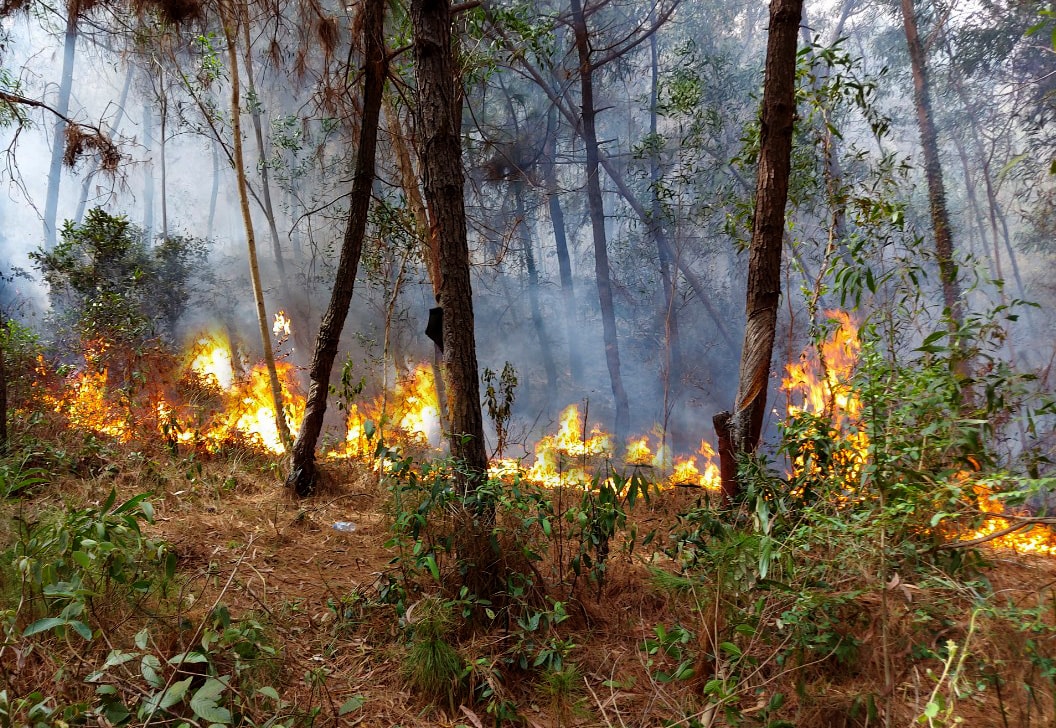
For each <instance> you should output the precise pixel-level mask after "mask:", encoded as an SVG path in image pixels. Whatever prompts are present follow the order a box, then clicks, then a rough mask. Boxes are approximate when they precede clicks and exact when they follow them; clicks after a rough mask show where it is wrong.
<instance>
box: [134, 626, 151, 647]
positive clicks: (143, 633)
mask: <svg viewBox="0 0 1056 728" xmlns="http://www.w3.org/2000/svg"><path fill="white" fill-rule="evenodd" d="M149 639H150V632H148V631H147V629H146V627H144V628H143V629H141V630H139V632H136V647H138V648H139V649H141V650H145V649H147V641H148V640H149Z"/></svg>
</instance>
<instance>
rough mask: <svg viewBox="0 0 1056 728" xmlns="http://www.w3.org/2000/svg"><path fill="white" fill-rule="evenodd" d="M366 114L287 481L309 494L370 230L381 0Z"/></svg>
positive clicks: (366, 29)
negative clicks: (331, 286) (340, 344)
mask: <svg viewBox="0 0 1056 728" xmlns="http://www.w3.org/2000/svg"><path fill="white" fill-rule="evenodd" d="M362 7H363V10H362V13H363V18H362V23H363V48H364V55H365V58H364V66H365V70H364V74H363V118H362V122H361V123H360V126H359V148H358V149H357V150H356V169H355V173H354V177H353V179H352V194H351V199H350V203H349V209H348V224H347V225H346V227H345V237H344V240H343V242H342V244H341V256H340V258H339V260H338V264H337V278H336V279H335V281H334V290H333V292H332V293H331V294H330V304H329V306H327V309H326V313H325V314H324V315H323V320H322V323H321V324H320V326H319V336H318V338H317V339H316V343H315V353H314V354H313V355H312V365H311V368H310V370H309V378H310V379H311V384H310V385H309V388H308V400H307V402H306V404H305V410H304V419H303V420H302V421H301V428H300V431H299V432H298V433H297V441H296V442H295V443H294V445H293V459H292V463H291V465H290V474H289V476H287V478H286V486H287V487H288V488H290V489H292V490H293V491H294V492H295V493H297V495H301V496H304V495H308V494H309V493H311V492H312V490H313V489H314V486H315V481H316V467H315V447H316V444H317V443H318V441H319V433H320V432H322V428H323V415H324V414H325V413H326V395H327V392H328V390H329V385H330V372H331V371H332V370H333V366H334V359H335V358H336V356H337V346H338V342H339V341H340V338H341V330H342V329H343V328H344V325H345V318H346V317H347V316H348V307H349V304H350V303H351V302H352V291H353V289H354V287H355V283H356V274H357V272H358V270H359V259H360V255H361V253H362V251H363V237H364V235H365V234H366V230H367V212H368V211H369V209H370V198H371V191H372V189H373V187H374V169H375V157H376V151H377V142H378V124H379V121H380V118H381V98H382V94H383V92H384V89H385V77H386V74H387V69H388V63H387V60H386V54H385V33H384V30H385V5H384V3H381V2H366V3H364V4H363V6H362Z"/></svg>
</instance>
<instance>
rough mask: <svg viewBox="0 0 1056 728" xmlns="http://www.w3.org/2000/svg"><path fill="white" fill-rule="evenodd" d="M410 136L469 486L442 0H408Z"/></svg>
mask: <svg viewBox="0 0 1056 728" xmlns="http://www.w3.org/2000/svg"><path fill="white" fill-rule="evenodd" d="M410 10H411V24H412V26H413V29H414V66H415V79H416V80H417V86H418V88H417V96H418V115H419V118H418V135H419V136H418V141H419V159H420V160H421V167H420V168H421V171H422V175H423V178H424V182H425V198H426V203H427V204H428V206H429V210H430V212H431V213H432V230H431V231H430V233H431V235H432V237H433V242H434V245H435V246H436V248H437V251H438V254H439V255H438V257H439V273H440V306H441V307H442V308H443V309H444V326H443V340H444V370H445V371H444V374H445V376H446V379H447V400H448V414H449V417H450V426H451V432H450V443H451V454H452V455H453V456H454V457H455V458H456V459H457V460H459V461H460V462H461V463H462V464H463V465H464V467H465V469H466V473H467V476H468V477H467V478H465V480H464V482H463V483H462V487H463V488H465V489H466V490H467V491H471V490H474V489H475V486H476V482H477V481H478V479H480V478H483V476H484V474H485V472H486V470H487V465H488V458H487V452H486V450H485V444H484V418H483V414H482V412H481V407H480V382H479V375H478V371H477V347H476V341H475V338H474V325H473V290H472V286H471V282H470V271H469V242H468V239H467V233H466V211H465V201H464V188H465V179H464V174H463V169H462V140H461V118H462V105H461V95H460V94H459V92H458V87H457V84H456V79H457V78H458V69H457V67H456V65H455V59H454V50H453V47H452V40H451V7H450V4H449V2H448V0H412V2H411V6H410Z"/></svg>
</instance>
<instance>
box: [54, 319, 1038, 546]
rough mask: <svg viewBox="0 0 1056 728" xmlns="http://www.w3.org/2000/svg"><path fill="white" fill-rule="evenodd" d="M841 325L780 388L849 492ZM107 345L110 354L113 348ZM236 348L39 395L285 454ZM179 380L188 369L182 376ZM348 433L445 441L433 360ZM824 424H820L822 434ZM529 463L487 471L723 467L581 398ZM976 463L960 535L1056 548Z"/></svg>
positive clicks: (572, 473)
mask: <svg viewBox="0 0 1056 728" xmlns="http://www.w3.org/2000/svg"><path fill="white" fill-rule="evenodd" d="M826 315H827V316H828V318H829V320H830V321H832V322H834V323H835V324H836V327H835V329H834V330H833V332H832V333H831V335H830V336H829V337H828V338H827V339H826V340H825V341H824V342H822V343H821V345H820V346H818V347H811V348H810V349H808V350H807V351H805V352H804V353H803V355H802V356H801V357H800V361H799V362H797V363H794V364H790V365H789V366H788V367H787V371H786V376H785V377H784V379H783V381H782V390H783V391H784V392H785V393H786V395H787V398H788V404H787V412H788V416H789V418H790V420H791V419H794V418H797V417H800V416H807V417H809V418H811V419H809V420H807V424H806V426H807V427H808V428H815V429H820V428H826V427H827V428H829V429H828V431H827V433H825V434H826V435H827V436H828V437H829V438H831V439H832V440H833V441H834V442H835V443H836V444H837V445H838V447H836V448H835V449H834V452H833V453H830V454H829V455H830V457H829V458H828V460H824V459H823V458H821V457H815V456H814V453H812V452H811V451H810V450H809V448H810V447H811V446H812V442H811V438H810V437H806V438H804V439H803V445H802V447H801V454H800V455H799V456H797V457H796V458H795V459H794V461H793V463H792V476H793V477H794V478H797V479H803V478H809V479H813V478H819V479H820V478H834V479H835V480H834V482H836V483H839V484H841V485H840V487H841V489H842V490H843V492H844V493H845V496H844V497H849V496H850V494H851V493H853V492H854V491H855V490H856V489H857V487H858V481H859V479H860V478H861V476H862V473H863V467H864V465H865V464H866V462H867V459H868V456H869V439H868V437H867V435H866V433H865V432H864V431H863V430H861V429H859V422H858V420H859V418H860V416H861V412H862V405H861V401H860V399H859V396H858V394H857V393H856V392H855V390H854V388H853V387H852V385H851V376H852V374H853V370H854V367H855V366H856V363H857V359H858V355H859V352H860V350H861V344H860V342H859V340H858V334H857V329H856V326H855V324H854V322H853V321H852V319H851V317H850V316H849V315H848V314H846V313H843V312H839V311H834V312H828V313H827V314H826ZM289 328H290V321H289V319H288V318H287V317H286V316H285V314H282V313H281V312H280V314H279V315H278V316H276V319H275V333H276V336H277V337H278V338H279V340H280V341H281V340H284V337H285V336H287V335H288V332H289ZM104 353H105V352H104ZM243 359H244V357H242V356H239V355H237V354H236V350H235V349H233V347H232V346H231V343H230V341H229V340H228V337H227V336H226V335H225V334H223V333H222V332H220V331H212V332H207V333H203V334H202V335H200V336H198V337H197V338H196V339H195V340H194V341H193V344H192V345H191V346H190V348H189V350H188V352H187V354H186V355H185V356H184V358H183V360H182V364H181V365H179V367H178V368H179V369H181V370H182V374H180V375H179V376H180V377H182V381H184V382H185V383H189V384H190V386H192V387H195V388H197V390H196V391H198V392H200V394H197V395H192V396H190V397H186V396H185V399H186V400H187V401H179V398H178V397H175V396H173V394H172V392H170V391H168V390H166V389H165V387H164V386H162V385H161V384H159V383H158V382H160V381H164V380H165V377H159V378H158V382H154V383H153V387H154V389H153V390H151V388H150V386H151V385H147V387H146V390H147V391H144V392H143V393H141V394H142V395H143V396H142V397H139V399H142V400H143V401H145V402H149V403H150V404H149V406H150V415H149V416H148V417H147V419H144V415H143V413H139V412H138V411H133V410H134V409H135V408H134V405H133V403H132V401H133V400H134V399H137V398H136V397H131V398H130V397H129V396H128V395H127V393H123V392H122V391H121V390H120V389H117V388H115V387H114V386H113V385H112V383H111V382H110V376H109V371H108V369H107V368H106V367H105V366H103V363H102V361H103V359H102V357H101V355H100V352H99V351H98V350H95V349H93V350H92V351H89V352H87V353H86V356H85V362H86V363H85V366H84V367H83V369H81V370H80V371H77V372H75V373H74V374H72V375H69V376H68V377H67V378H66V379H65V380H64V381H61V382H60V385H61V386H59V387H58V388H55V387H50V388H49V387H47V386H43V385H40V388H39V389H38V391H39V392H40V393H41V398H42V400H43V401H45V402H46V403H47V404H48V406H49V407H50V408H51V409H53V410H54V411H55V412H58V413H60V414H62V415H64V416H65V417H66V419H67V421H68V422H69V424H70V425H71V426H73V427H75V428H79V429H84V430H89V431H92V432H96V433H98V434H102V435H106V436H108V437H112V438H114V439H116V440H119V441H121V442H127V441H129V440H131V439H132V438H133V437H134V436H135V434H136V433H134V432H133V423H135V422H137V421H140V422H142V421H147V420H150V419H153V420H154V421H156V423H157V427H158V429H160V430H161V432H162V433H163V434H164V436H165V437H166V439H167V440H168V441H169V442H170V443H172V444H173V445H174V446H175V445H189V446H193V447H202V448H205V449H206V450H208V451H217V450H220V449H221V448H222V447H223V446H224V445H225V443H228V442H231V441H232V440H233V439H234V440H241V441H243V442H247V443H251V444H255V445H256V446H258V447H260V448H262V449H263V450H265V451H267V452H271V453H274V454H283V453H284V452H285V445H284V443H283V442H282V440H281V438H280V436H279V433H278V431H277V427H276V419H275V410H274V404H273V399H272V393H271V385H270V380H269V377H268V373H267V369H266V368H265V366H264V365H263V364H257V365H254V366H249V365H248V364H247V363H246V362H245V361H243ZM276 370H277V373H278V376H279V380H280V385H281V389H282V395H283V403H284V404H283V406H284V410H285V411H284V416H285V417H286V421H287V425H288V426H289V427H290V429H291V430H294V431H295V430H296V428H297V426H298V425H299V423H300V420H301V418H302V416H303V414H304V407H305V401H304V398H303V396H301V394H300V393H299V391H298V388H297V384H296V381H297V377H296V371H295V368H294V367H293V365H292V364H289V363H288V362H282V361H280V362H277V363H276ZM36 374H37V378H38V380H39V381H40V382H45V381H47V380H49V379H50V380H51V381H53V382H54V381H55V380H54V377H53V375H52V374H51V373H50V372H49V370H48V367H47V365H46V364H45V362H44V361H43V359H40V360H38V364H37V371H36ZM178 378H179V377H178ZM344 409H345V435H344V439H343V440H342V441H341V442H339V443H338V444H337V445H335V446H333V447H331V448H330V449H329V450H328V451H327V453H326V457H328V458H332V459H357V460H360V461H363V462H366V463H369V464H371V465H372V466H375V467H376V466H378V463H377V462H375V454H374V452H375V445H376V444H377V443H378V442H383V443H385V444H386V445H388V446H390V447H393V446H395V447H400V446H401V445H406V446H413V447H418V448H425V449H426V451H438V450H439V448H440V447H441V425H440V405H439V401H438V398H437V393H436V387H435V384H434V381H433V372H432V368H431V367H429V366H426V365H420V366H418V367H417V368H416V369H415V370H414V371H413V372H411V373H409V374H408V375H406V376H404V377H402V378H400V379H399V380H397V382H396V383H395V385H394V386H392V387H389V388H388V389H387V391H383V392H381V393H380V394H378V395H377V396H376V397H375V398H374V399H373V400H371V401H369V402H365V403H363V402H361V403H345V405H344ZM819 434H821V433H819ZM533 452H534V457H533V459H532V461H531V463H530V464H529V465H527V466H526V465H524V464H522V462H521V461H519V460H515V459H510V458H496V459H494V460H493V461H492V463H491V466H490V468H489V474H490V475H491V476H492V477H495V478H501V479H509V478H513V477H517V476H519V477H520V478H521V479H523V480H525V481H528V482H531V483H534V484H536V485H538V486H541V487H546V488H561V487H590V485H591V483H592V482H593V481H594V479H596V478H598V477H604V478H607V477H609V476H610V468H611V467H612V466H613V465H614V464H617V461H618V463H622V465H623V466H625V467H627V468H631V469H635V470H644V471H645V472H646V475H647V479H648V480H650V481H651V482H654V483H656V484H657V485H658V486H659V487H661V488H664V487H674V486H685V487H700V488H707V489H718V488H719V487H720V474H719V467H718V463H717V458H716V454H715V451H714V449H713V448H712V446H711V445H710V444H709V443H708V442H706V441H701V444H700V448H699V449H698V451H697V452H696V453H695V454H693V455H691V456H688V457H674V456H673V455H672V453H671V451H670V447H669V446H668V444H667V442H666V438H665V436H664V433H663V432H662V431H654V432H652V433H650V434H647V435H643V436H641V437H636V438H633V439H631V440H630V441H629V442H628V443H627V445H626V447H625V449H624V450H623V453H622V456H621V455H620V454H619V453H618V452H617V450H616V448H614V446H613V437H612V436H611V435H610V434H609V433H607V432H605V431H603V430H602V429H601V428H600V427H599V426H597V425H593V426H590V425H589V423H588V419H587V416H586V415H585V414H584V413H583V412H581V410H580V408H579V407H578V406H577V405H571V406H569V407H567V408H565V410H564V411H563V412H562V413H561V416H560V418H559V420H558V422H557V427H556V431H555V432H553V433H552V434H548V435H544V436H542V437H541V438H540V439H539V440H538V441H537V442H536V443H535V445H534V448H533ZM972 477H973V475H972V473H968V472H963V473H959V474H958V475H957V476H956V478H957V482H959V483H961V484H962V485H966V486H968V487H969V488H970V489H971V494H972V496H973V497H974V499H975V500H976V506H977V508H978V510H979V512H980V513H981V514H982V515H983V516H984V518H985V521H984V524H983V525H982V526H981V527H980V528H978V529H976V530H975V531H973V532H971V533H967V534H965V533H960V534H957V535H956V538H957V539H958V540H959V541H962V542H977V541H978V542H987V543H989V544H990V545H991V546H992V547H996V548H1004V549H1012V550H1015V551H1018V552H1025V553H1037V554H1045V555H1056V537H1054V536H1053V534H1052V532H1051V531H1050V530H1049V529H1048V528H1035V529H1033V530H1026V529H1016V528H1013V527H1012V526H1013V525H1014V517H1013V516H1010V515H1006V514H1007V511H1006V510H1005V508H1004V506H1003V505H1002V503H1001V502H1000V500H999V499H998V498H996V497H994V495H993V491H992V490H991V488H990V486H989V485H987V484H985V483H984V482H983V481H979V482H973V481H972ZM841 500H842V497H841Z"/></svg>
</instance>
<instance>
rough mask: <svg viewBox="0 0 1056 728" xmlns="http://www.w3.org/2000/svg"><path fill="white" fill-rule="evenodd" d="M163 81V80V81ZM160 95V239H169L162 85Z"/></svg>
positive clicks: (166, 110)
mask: <svg viewBox="0 0 1056 728" xmlns="http://www.w3.org/2000/svg"><path fill="white" fill-rule="evenodd" d="M163 82H164V81H163ZM159 95H160V96H161V103H160V104H159V111H160V113H159V114H158V116H159V118H160V119H161V138H159V139H158V157H159V162H160V166H161V238H162V240H168V239H169V190H168V184H169V179H168V166H167V165H166V159H165V142H166V139H165V134H166V132H167V131H168V125H169V124H168V121H169V99H168V97H167V96H166V95H165V87H164V86H162V87H161V90H160V92H159Z"/></svg>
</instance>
